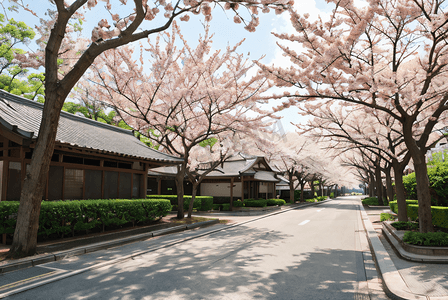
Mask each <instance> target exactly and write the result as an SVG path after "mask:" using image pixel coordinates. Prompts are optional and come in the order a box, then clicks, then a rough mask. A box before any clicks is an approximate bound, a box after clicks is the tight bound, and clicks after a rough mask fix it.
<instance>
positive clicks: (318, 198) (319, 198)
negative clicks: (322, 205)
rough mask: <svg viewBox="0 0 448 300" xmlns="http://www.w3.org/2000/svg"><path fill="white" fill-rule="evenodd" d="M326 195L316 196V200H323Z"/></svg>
mask: <svg viewBox="0 0 448 300" xmlns="http://www.w3.org/2000/svg"><path fill="white" fill-rule="evenodd" d="M327 198H328V196H318V197H316V199H317V201H324V200H327Z"/></svg>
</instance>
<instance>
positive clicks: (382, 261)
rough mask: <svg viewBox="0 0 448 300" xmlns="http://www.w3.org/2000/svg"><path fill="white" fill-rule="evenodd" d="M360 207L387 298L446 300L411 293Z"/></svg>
mask: <svg viewBox="0 0 448 300" xmlns="http://www.w3.org/2000/svg"><path fill="white" fill-rule="evenodd" d="M360 207H361V219H362V221H363V224H364V229H365V231H366V234H367V239H368V241H369V246H370V250H371V252H372V256H373V258H374V261H375V265H376V267H377V270H378V271H379V273H380V276H381V278H382V279H383V280H382V281H383V288H384V291H385V292H386V294H387V296H389V297H390V298H391V299H397V300H446V296H442V297H437V296H426V295H419V294H414V293H413V292H411V291H410V289H409V288H408V286H407V285H406V283H405V282H404V280H403V278H402V277H401V275H400V273H399V272H398V270H397V268H396V267H395V265H394V263H393V262H392V259H391V258H390V256H389V253H388V252H387V250H386V249H385V248H384V246H383V244H382V243H381V241H380V239H379V237H378V233H377V232H376V231H375V229H374V228H373V226H372V223H371V222H370V220H369V217H368V216H367V213H366V211H365V209H364V207H362V205H360Z"/></svg>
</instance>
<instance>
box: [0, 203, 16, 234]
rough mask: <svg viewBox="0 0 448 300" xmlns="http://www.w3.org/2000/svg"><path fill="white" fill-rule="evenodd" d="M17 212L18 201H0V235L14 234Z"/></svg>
mask: <svg viewBox="0 0 448 300" xmlns="http://www.w3.org/2000/svg"><path fill="white" fill-rule="evenodd" d="M18 210H19V202H18V201H0V234H2V233H14V229H15V226H16V222H17V219H16V217H17V211H18Z"/></svg>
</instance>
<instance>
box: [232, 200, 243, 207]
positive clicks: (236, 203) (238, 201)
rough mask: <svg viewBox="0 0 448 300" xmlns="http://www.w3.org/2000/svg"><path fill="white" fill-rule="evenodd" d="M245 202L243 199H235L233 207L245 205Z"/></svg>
mask: <svg viewBox="0 0 448 300" xmlns="http://www.w3.org/2000/svg"><path fill="white" fill-rule="evenodd" d="M243 206H244V202H243V201H241V200H237V201H233V207H243Z"/></svg>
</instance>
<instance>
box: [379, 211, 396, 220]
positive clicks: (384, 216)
mask: <svg viewBox="0 0 448 300" xmlns="http://www.w3.org/2000/svg"><path fill="white" fill-rule="evenodd" d="M393 220H395V217H394V216H393V215H392V214H389V213H381V214H380V221H381V222H382V221H393Z"/></svg>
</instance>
